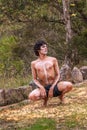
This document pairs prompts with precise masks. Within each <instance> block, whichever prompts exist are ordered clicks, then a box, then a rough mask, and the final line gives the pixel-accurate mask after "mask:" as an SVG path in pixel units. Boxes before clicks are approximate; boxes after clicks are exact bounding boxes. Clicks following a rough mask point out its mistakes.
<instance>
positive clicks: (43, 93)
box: [31, 62, 46, 98]
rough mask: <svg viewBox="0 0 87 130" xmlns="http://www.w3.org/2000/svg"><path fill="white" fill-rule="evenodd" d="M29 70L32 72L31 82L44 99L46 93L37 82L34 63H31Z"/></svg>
mask: <svg viewBox="0 0 87 130" xmlns="http://www.w3.org/2000/svg"><path fill="white" fill-rule="evenodd" d="M31 70H32V77H33V81H34V83H35V84H36V85H37V86H38V87H39V88H40V90H41V96H42V97H43V98H44V97H46V91H45V89H44V86H42V85H41V84H40V82H39V81H38V80H37V72H36V69H35V63H34V62H32V63H31Z"/></svg>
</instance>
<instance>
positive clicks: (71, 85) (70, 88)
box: [67, 82, 73, 91]
mask: <svg viewBox="0 0 87 130" xmlns="http://www.w3.org/2000/svg"><path fill="white" fill-rule="evenodd" d="M72 88H73V84H72V83H71V82H69V83H68V85H67V89H68V91H71V90H72Z"/></svg>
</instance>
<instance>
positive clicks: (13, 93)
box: [0, 86, 31, 106]
mask: <svg viewBox="0 0 87 130" xmlns="http://www.w3.org/2000/svg"><path fill="white" fill-rule="evenodd" d="M30 92H31V87H30V86H23V87H19V88H10V89H5V90H0V106H4V105H9V104H13V103H17V102H20V101H23V100H25V99H28V95H29V93H30Z"/></svg>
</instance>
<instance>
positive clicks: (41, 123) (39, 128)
mask: <svg viewBox="0 0 87 130" xmlns="http://www.w3.org/2000/svg"><path fill="white" fill-rule="evenodd" d="M55 129H56V121H55V120H54V119H47V118H41V119H38V120H37V121H36V122H35V123H34V124H33V125H31V126H30V127H26V128H21V129H19V130H55Z"/></svg>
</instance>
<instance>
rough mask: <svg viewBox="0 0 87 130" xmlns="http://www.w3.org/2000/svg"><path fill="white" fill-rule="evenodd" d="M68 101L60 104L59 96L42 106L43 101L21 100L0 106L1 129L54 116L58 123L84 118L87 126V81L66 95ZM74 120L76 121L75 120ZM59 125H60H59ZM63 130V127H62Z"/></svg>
mask: <svg viewBox="0 0 87 130" xmlns="http://www.w3.org/2000/svg"><path fill="white" fill-rule="evenodd" d="M66 99H67V101H68V103H67V104H66V105H61V104H59V99H58V98H52V99H49V103H48V106H47V107H46V108H42V107H41V104H42V101H37V102H32V103H30V102H28V101H26V102H21V103H19V104H16V105H11V106H7V107H1V108H0V130H18V128H20V127H24V126H29V125H31V124H32V123H34V121H36V120H37V118H42V117H44V118H54V119H55V120H56V122H57V124H60V125H61V124H62V123H64V122H65V120H66V119H67V121H68V120H69V119H71V118H73V117H75V120H76V121H78V122H81V121H82V120H84V123H83V125H85V127H84V128H87V126H86V124H87V123H85V122H87V83H84V84H83V85H80V86H75V87H74V88H73V90H72V91H71V92H70V93H68V94H67V95H66ZM75 120H74V121H75ZM58 127H59V126H58ZM61 130H62V129H61ZM84 130H86V129H84Z"/></svg>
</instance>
